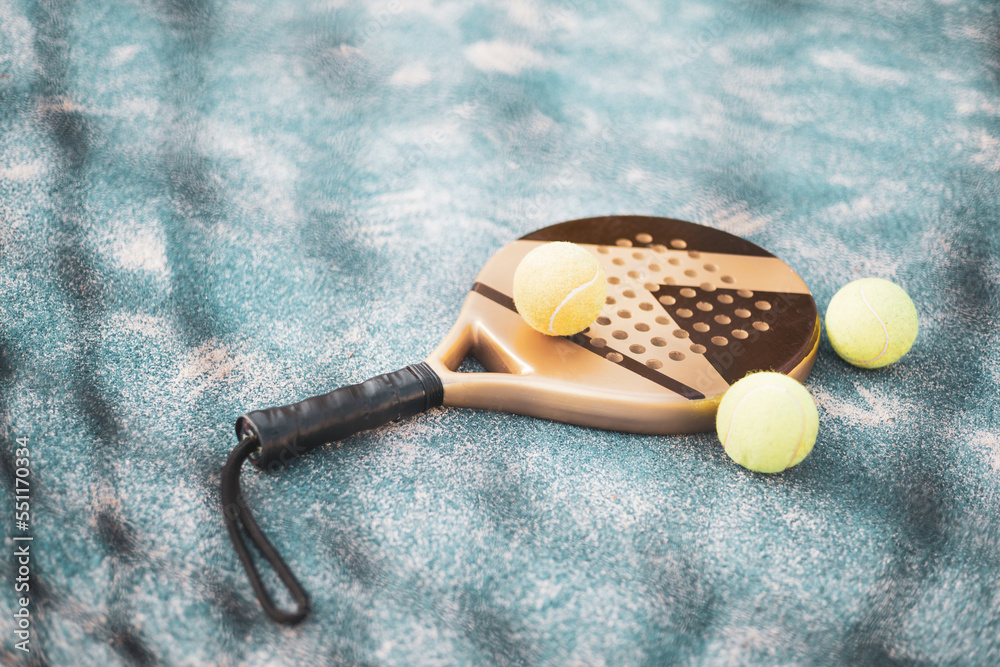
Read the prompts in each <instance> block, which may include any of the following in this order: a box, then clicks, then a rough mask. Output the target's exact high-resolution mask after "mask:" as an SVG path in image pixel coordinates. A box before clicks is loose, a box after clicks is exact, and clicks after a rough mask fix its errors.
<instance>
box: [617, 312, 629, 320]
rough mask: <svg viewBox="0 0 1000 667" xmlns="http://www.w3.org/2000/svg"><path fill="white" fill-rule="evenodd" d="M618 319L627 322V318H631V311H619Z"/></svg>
mask: <svg viewBox="0 0 1000 667" xmlns="http://www.w3.org/2000/svg"><path fill="white" fill-rule="evenodd" d="M618 317H621V318H623V319H626V320H627V319H628V318H630V317H632V311H629V310H619V311H618Z"/></svg>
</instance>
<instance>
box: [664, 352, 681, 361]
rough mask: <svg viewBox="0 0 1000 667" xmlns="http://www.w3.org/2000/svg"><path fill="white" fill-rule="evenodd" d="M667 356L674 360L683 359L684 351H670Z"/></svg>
mask: <svg viewBox="0 0 1000 667" xmlns="http://www.w3.org/2000/svg"><path fill="white" fill-rule="evenodd" d="M667 356H668V357H670V358H671V359H673V360H674V361H684V353H683V352H671V353H670V354H668V355H667Z"/></svg>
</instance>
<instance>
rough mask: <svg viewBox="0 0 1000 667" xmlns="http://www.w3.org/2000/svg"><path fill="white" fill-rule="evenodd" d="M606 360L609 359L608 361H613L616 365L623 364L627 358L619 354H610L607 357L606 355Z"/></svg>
mask: <svg viewBox="0 0 1000 667" xmlns="http://www.w3.org/2000/svg"><path fill="white" fill-rule="evenodd" d="M604 358H605V359H607V360H608V361H613V362H615V363H616V364H620V363H621V362H622V359H624V358H625V357H623V356H622V355H620V354H618V353H617V352H608V353H607V354H606V355H604Z"/></svg>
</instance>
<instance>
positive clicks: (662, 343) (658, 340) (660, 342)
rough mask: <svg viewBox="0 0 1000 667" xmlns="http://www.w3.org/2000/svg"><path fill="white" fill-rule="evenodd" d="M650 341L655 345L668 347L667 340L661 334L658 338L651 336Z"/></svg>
mask: <svg viewBox="0 0 1000 667" xmlns="http://www.w3.org/2000/svg"><path fill="white" fill-rule="evenodd" d="M649 342H650V343H652V344H653V346H654V347H666V346H667V341H665V340H663V339H662V338H660V337H659V336H657V337H656V338H651V339H650V340H649Z"/></svg>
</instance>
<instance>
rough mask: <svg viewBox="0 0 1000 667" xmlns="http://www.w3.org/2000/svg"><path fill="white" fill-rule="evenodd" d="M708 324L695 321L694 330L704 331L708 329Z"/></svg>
mask: <svg viewBox="0 0 1000 667" xmlns="http://www.w3.org/2000/svg"><path fill="white" fill-rule="evenodd" d="M709 328H710V327H709V326H708V325H707V324H705V323H704V322H695V324H694V330H695V331H697V332H698V333H706V332H707V331H708V330H709Z"/></svg>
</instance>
